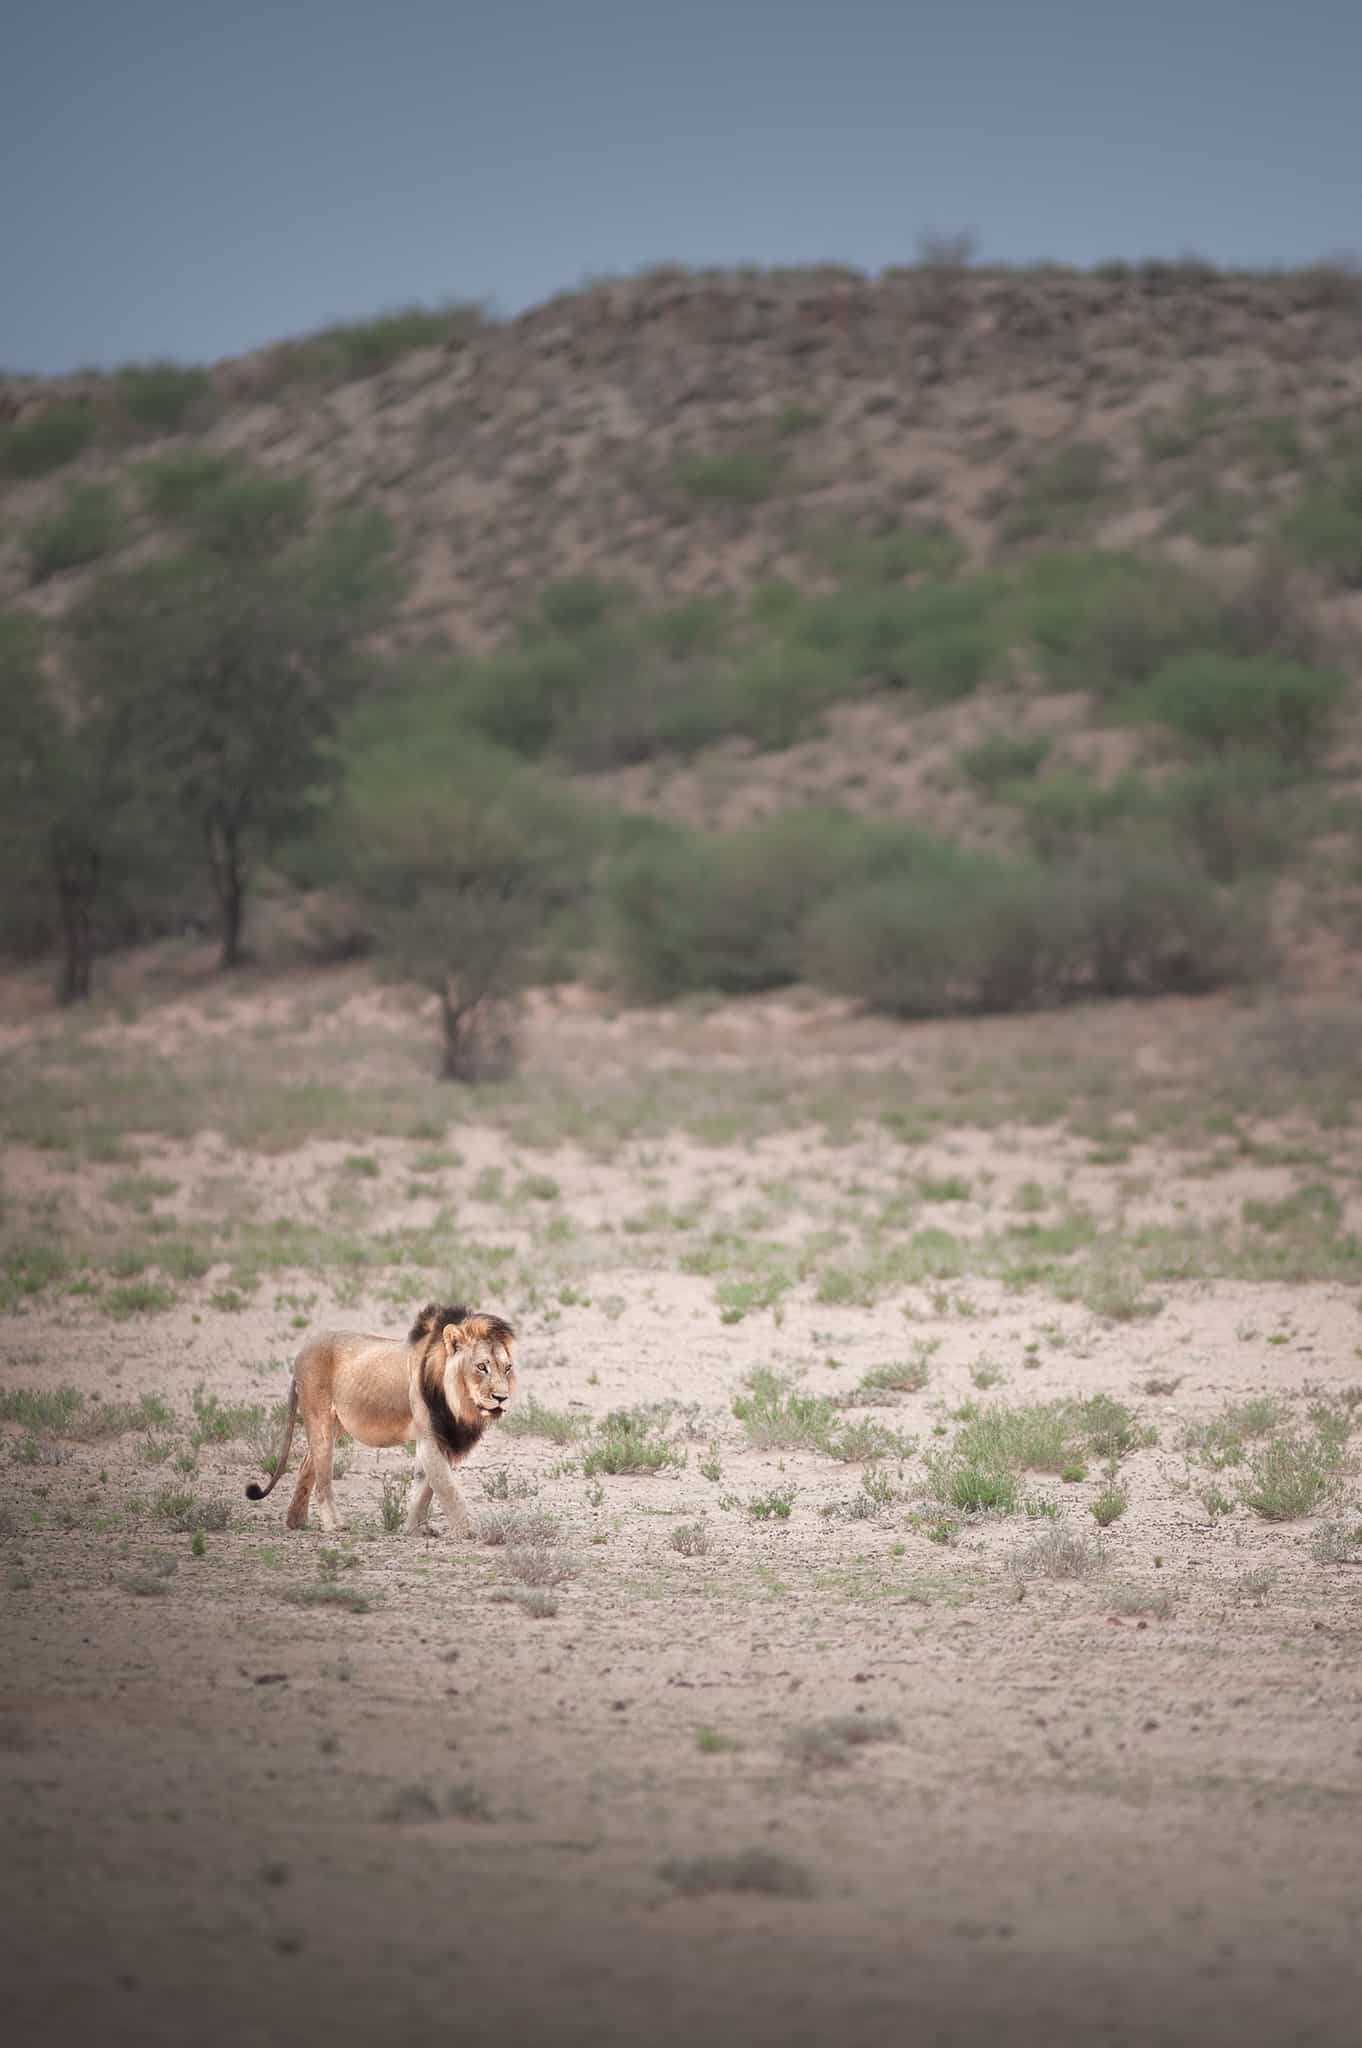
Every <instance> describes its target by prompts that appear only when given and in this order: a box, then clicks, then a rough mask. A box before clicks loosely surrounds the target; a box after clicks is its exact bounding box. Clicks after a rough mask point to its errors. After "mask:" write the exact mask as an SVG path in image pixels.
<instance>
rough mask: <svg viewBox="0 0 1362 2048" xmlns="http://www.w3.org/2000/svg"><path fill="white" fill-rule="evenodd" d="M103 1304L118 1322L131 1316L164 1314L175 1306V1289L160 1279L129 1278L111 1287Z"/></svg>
mask: <svg viewBox="0 0 1362 2048" xmlns="http://www.w3.org/2000/svg"><path fill="white" fill-rule="evenodd" d="M103 1305H104V1308H105V1311H106V1313H107V1314H109V1315H111V1316H112V1317H113V1318H114V1319H115V1321H116V1322H123V1321H125V1320H126V1319H127V1318H128V1317H129V1316H151V1315H163V1314H164V1313H165V1311H166V1310H167V1309H171V1308H174V1306H175V1289H174V1288H173V1287H168V1286H166V1285H165V1283H164V1282H163V1281H160V1280H128V1281H125V1282H124V1283H123V1284H122V1285H121V1286H119V1287H111V1288H110V1289H109V1291H108V1293H107V1294H106V1295H105V1296H104V1304H103Z"/></svg>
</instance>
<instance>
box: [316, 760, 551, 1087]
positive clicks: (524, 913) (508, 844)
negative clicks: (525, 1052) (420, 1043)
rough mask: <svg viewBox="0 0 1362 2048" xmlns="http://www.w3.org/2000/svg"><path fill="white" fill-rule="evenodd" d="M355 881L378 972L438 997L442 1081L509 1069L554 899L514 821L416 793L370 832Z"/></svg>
mask: <svg viewBox="0 0 1362 2048" xmlns="http://www.w3.org/2000/svg"><path fill="white" fill-rule="evenodd" d="M356 879H357V881H358V885H359V888H360V892H361V894H362V895H363V897H364V899H365V901H366V903H367V905H368V908H369V911H370V914H371V916H372V919H373V924H374V934H375V941H376V945H377V950H378V954H379V959H380V962H381V964H382V965H383V966H384V967H385V968H386V970H387V971H388V972H389V973H390V974H391V975H393V976H394V977H396V978H397V979H399V980H402V981H414V982H415V983H416V984H417V985H418V986H419V987H422V988H426V989H429V990H430V992H431V993H432V994H433V995H435V996H436V997H438V999H439V1004H440V1064H439V1072H440V1078H441V1079H442V1080H445V1081H477V1080H485V1079H490V1078H493V1077H495V1076H497V1075H499V1074H503V1073H505V1072H507V1071H508V1070H509V1068H510V1066H511V1065H512V1064H513V1061H514V1056H515V1023H516V1009H517V999H518V998H519V996H520V995H521V993H522V991H523V990H524V987H525V985H526V982H527V980H528V979H529V976H530V971H531V967H532V963H533V958H534V947H535V941H536V940H537V938H538V937H539V935H540V933H541V932H542V930H543V926H544V921H545V918H546V916H547V914H548V910H549V907H550V896H551V891H550V888H549V885H548V879H547V876H546V873H545V870H544V867H543V864H542V862H541V861H540V859H538V858H537V857H536V855H535V854H534V853H533V852H531V851H530V849H529V847H528V845H527V843H526V840H525V839H524V837H521V836H517V832H516V828H515V825H514V823H513V821H512V819H511V818H509V817H507V816H505V815H504V814H501V815H498V814H497V813H495V812H493V811H492V810H491V809H490V808H487V807H484V806H483V805H482V804H480V803H478V802H477V801H476V800H473V801H468V800H466V801H464V802H462V803H461V802H459V801H458V800H457V798H455V797H451V796H450V795H448V794H442V793H440V792H438V791H429V792H423V793H418V794H417V795H416V797H415V799H414V801H413V802H412V804H411V805H410V806H409V807H405V808H404V809H403V810H402V811H400V812H398V813H396V814H392V815H390V816H388V817H387V818H386V819H385V820H383V821H382V822H381V824H380V825H379V826H378V827H377V829H375V830H373V831H371V832H370V833H368V834H367V835H366V838H365V842H364V845H363V851H362V854H361V856H360V866H359V869H358V873H357V876H356Z"/></svg>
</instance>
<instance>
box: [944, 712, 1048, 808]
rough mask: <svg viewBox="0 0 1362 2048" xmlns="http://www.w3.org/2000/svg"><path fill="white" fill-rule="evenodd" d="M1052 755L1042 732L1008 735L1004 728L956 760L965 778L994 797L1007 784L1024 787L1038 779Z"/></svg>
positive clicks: (965, 751) (985, 738)
mask: <svg viewBox="0 0 1362 2048" xmlns="http://www.w3.org/2000/svg"><path fill="white" fill-rule="evenodd" d="M1049 751H1050V740H1049V736H1048V734H1046V733H1042V732H1006V731H1004V730H1003V728H1002V727H999V729H998V730H997V731H996V732H991V733H988V734H986V735H985V737H984V738H983V739H981V740H977V741H976V742H975V744H974V745H973V746H972V747H966V748H965V749H964V750H963V751H962V752H961V753H960V754H958V755H957V756H956V759H957V761H958V762H959V764H960V767H961V769H962V771H963V772H964V774H966V775H967V776H968V777H969V779H970V781H971V782H974V783H977V784H978V785H979V787H980V789H985V790H987V791H988V792H989V794H990V795H993V794H994V793H996V791H998V790H999V789H1001V788H1002V786H1003V784H1004V783H1009V782H1010V783H1020V782H1024V781H1026V780H1027V778H1028V777H1030V776H1032V775H1034V774H1035V773H1036V771H1037V770H1038V769H1039V768H1040V766H1041V764H1042V762H1043V761H1044V759H1045V756H1046V755H1047V754H1048V753H1049Z"/></svg>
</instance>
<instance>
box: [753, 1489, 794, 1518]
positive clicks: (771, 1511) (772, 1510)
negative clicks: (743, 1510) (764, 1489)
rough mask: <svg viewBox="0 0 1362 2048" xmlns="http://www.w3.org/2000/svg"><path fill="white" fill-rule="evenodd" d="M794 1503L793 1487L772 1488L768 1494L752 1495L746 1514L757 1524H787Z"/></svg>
mask: <svg viewBox="0 0 1362 2048" xmlns="http://www.w3.org/2000/svg"><path fill="white" fill-rule="evenodd" d="M794 1502H795V1489H794V1487H793V1486H773V1487H772V1488H771V1491H770V1492H769V1493H754V1494H753V1496H752V1498H751V1500H749V1501H748V1503H747V1512H748V1514H749V1515H751V1516H752V1517H753V1518H754V1519H755V1520H756V1521H758V1522H788V1521H789V1519H790V1510H791V1509H792V1508H793V1506H794Z"/></svg>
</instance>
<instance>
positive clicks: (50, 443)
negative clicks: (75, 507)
mask: <svg viewBox="0 0 1362 2048" xmlns="http://www.w3.org/2000/svg"><path fill="white" fill-rule="evenodd" d="M97 424H98V423H97V421H96V419H95V414H94V408H93V407H92V406H89V405H86V404H84V403H83V402H81V401H70V402H66V403H60V404H57V405H49V406H48V407H47V408H46V409H45V410H44V411H43V412H40V413H38V414H37V415H36V416H35V417H34V418H33V419H31V420H21V421H19V423H18V424H17V425H15V426H12V427H7V428H6V429H5V430H4V433H3V434H0V469H5V470H8V472H9V474H10V475H11V476H19V477H34V476H50V475H51V473H52V471H53V470H54V469H64V468H65V466H66V464H67V463H68V462H74V461H75V459H76V457H77V456H78V455H81V454H83V453H84V451H85V450H86V449H87V448H88V447H89V445H90V443H91V442H92V441H93V440H94V438H95V432H96V428H97Z"/></svg>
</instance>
